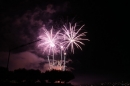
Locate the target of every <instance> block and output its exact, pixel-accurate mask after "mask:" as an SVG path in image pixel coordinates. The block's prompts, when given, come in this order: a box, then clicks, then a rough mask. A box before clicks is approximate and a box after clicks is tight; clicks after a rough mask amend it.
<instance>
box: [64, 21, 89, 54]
mask: <svg viewBox="0 0 130 86" xmlns="http://www.w3.org/2000/svg"><path fill="white" fill-rule="evenodd" d="M76 26H77V24H76V23H75V24H74V26H72V24H71V23H69V27H68V28H67V26H65V25H63V28H62V29H63V31H64V34H63V35H64V41H63V42H62V44H63V45H64V46H65V47H66V48H65V50H66V49H68V48H69V46H70V48H71V52H72V53H74V45H76V47H77V48H80V49H81V50H82V48H81V46H80V44H82V45H85V44H84V43H83V42H82V40H88V41H89V39H85V38H83V37H84V36H86V33H87V32H82V33H80V31H81V29H82V28H83V27H84V25H82V26H81V27H80V28H78V29H77V28H76Z"/></svg>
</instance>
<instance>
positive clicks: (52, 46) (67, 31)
mask: <svg viewBox="0 0 130 86" xmlns="http://www.w3.org/2000/svg"><path fill="white" fill-rule="evenodd" d="M83 27H84V25H82V26H81V27H80V28H77V24H76V23H75V24H74V25H72V24H71V23H69V25H68V26H67V25H63V27H62V29H61V30H58V31H54V29H53V27H52V28H51V29H50V30H47V29H46V28H45V27H44V28H42V30H43V33H42V34H40V35H39V37H38V38H39V39H41V42H40V43H39V44H38V47H41V48H42V51H43V53H45V52H46V53H47V58H48V63H49V69H50V70H51V69H56V70H63V71H65V70H66V51H67V50H68V49H69V48H70V49H71V52H72V53H73V54H74V46H76V47H77V48H80V49H81V50H82V48H81V46H80V44H81V45H85V44H84V43H83V42H82V41H83V40H88V41H89V39H86V38H84V37H85V36H86V33H87V32H81V30H82V28H83ZM57 53H58V54H59V56H60V59H59V60H57V59H56V58H57V57H56V56H55V54H57Z"/></svg>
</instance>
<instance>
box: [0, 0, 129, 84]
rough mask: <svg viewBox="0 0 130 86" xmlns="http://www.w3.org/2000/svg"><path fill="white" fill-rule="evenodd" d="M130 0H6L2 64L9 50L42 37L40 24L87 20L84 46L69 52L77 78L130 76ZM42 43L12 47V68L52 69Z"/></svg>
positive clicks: (1, 8)
mask: <svg viewBox="0 0 130 86" xmlns="http://www.w3.org/2000/svg"><path fill="white" fill-rule="evenodd" d="M128 11H129V10H128V3H127V2H125V1H94V0H80V1H77V0H76V1H74V0H71V1H67V0H56V1H52V0H21V1H20V0H1V1H0V39H1V40H0V66H4V67H6V65H7V57H8V51H9V50H12V49H14V48H15V47H18V46H20V45H23V44H27V43H29V42H32V41H35V40H37V36H38V33H39V29H40V28H41V27H42V26H43V25H46V26H47V27H48V28H49V27H51V26H52V25H53V26H54V27H58V24H59V25H61V24H62V23H61V21H62V22H66V21H70V22H77V23H78V24H79V25H83V24H85V27H84V28H83V29H85V31H87V32H88V33H87V36H86V37H87V38H88V39H89V40H90V41H84V43H85V46H81V47H82V48H83V51H81V50H80V49H76V50H75V54H71V53H68V55H67V58H69V59H71V60H72V62H70V63H69V64H68V66H69V67H72V68H73V70H72V71H73V72H74V74H75V77H76V78H75V79H74V80H73V81H72V82H73V83H76V82H78V84H79V83H82V84H83V83H96V82H104V81H118V80H119V81H129V80H130V78H129V76H130V67H129V65H130V55H129V52H128V51H129V43H128V41H129V33H128V32H129V27H128ZM36 45H37V43H32V44H30V45H27V46H24V47H20V48H18V49H15V50H13V51H11V56H10V57H11V58H10V64H9V69H10V70H14V69H18V68H26V69H31V68H33V69H40V70H41V71H45V70H46V69H47V67H48V66H47V63H46V57H45V55H42V54H41V51H39V49H38V48H37V47H36Z"/></svg>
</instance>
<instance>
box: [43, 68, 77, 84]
mask: <svg viewBox="0 0 130 86" xmlns="http://www.w3.org/2000/svg"><path fill="white" fill-rule="evenodd" d="M45 75H46V79H47V80H48V81H49V82H51V83H54V82H56V81H59V82H60V83H61V82H64V83H67V82H69V81H70V80H72V79H74V78H75V77H74V75H73V73H72V72H70V71H60V70H51V71H46V72H45Z"/></svg>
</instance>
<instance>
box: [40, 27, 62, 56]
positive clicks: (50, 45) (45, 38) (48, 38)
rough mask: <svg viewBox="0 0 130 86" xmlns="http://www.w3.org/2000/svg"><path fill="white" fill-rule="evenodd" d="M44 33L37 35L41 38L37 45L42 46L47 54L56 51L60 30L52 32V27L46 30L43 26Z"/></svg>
mask: <svg viewBox="0 0 130 86" xmlns="http://www.w3.org/2000/svg"><path fill="white" fill-rule="evenodd" d="M43 31H44V33H43V34H41V35H40V36H39V38H40V39H41V42H40V44H39V45H38V47H42V48H43V52H47V53H48V55H49V54H50V53H51V52H52V53H56V52H57V48H58V47H57V46H58V45H59V43H60V41H59V40H60V38H61V37H60V31H57V32H55V33H54V32H53V27H52V28H51V30H47V29H45V28H43Z"/></svg>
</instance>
